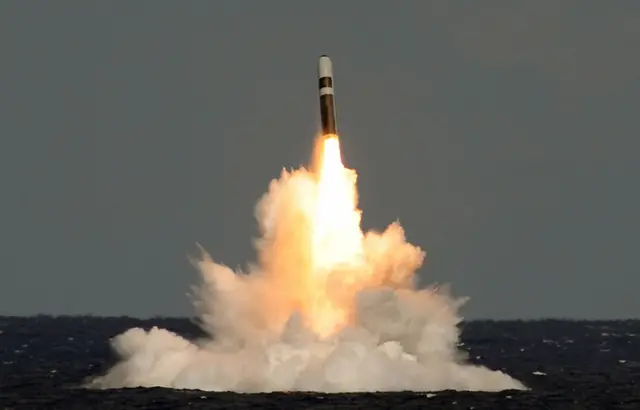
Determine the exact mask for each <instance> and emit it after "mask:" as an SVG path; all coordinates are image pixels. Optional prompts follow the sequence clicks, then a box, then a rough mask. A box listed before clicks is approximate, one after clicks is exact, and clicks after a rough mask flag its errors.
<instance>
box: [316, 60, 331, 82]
mask: <svg viewBox="0 0 640 410" xmlns="http://www.w3.org/2000/svg"><path fill="white" fill-rule="evenodd" d="M323 77H333V67H332V64H331V59H330V58H329V56H327V55H325V54H323V55H321V56H320V58H319V59H318V78H323Z"/></svg>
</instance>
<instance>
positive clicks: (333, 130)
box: [318, 55, 338, 136]
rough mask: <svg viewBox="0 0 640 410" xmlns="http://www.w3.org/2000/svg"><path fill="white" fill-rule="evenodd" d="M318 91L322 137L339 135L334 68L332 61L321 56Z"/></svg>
mask: <svg viewBox="0 0 640 410" xmlns="http://www.w3.org/2000/svg"><path fill="white" fill-rule="evenodd" d="M318 91H319V94H320V121H321V123H322V136H326V135H338V129H337V126H336V106H335V101H334V95H333V67H332V64H331V59H330V58H329V57H328V56H326V55H322V56H320V59H319V60H318Z"/></svg>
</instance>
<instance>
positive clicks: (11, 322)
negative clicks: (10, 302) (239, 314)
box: [0, 316, 640, 410]
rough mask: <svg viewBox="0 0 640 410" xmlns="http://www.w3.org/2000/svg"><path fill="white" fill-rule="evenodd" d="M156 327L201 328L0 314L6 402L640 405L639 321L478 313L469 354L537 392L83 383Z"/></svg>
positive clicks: (467, 328)
mask: <svg viewBox="0 0 640 410" xmlns="http://www.w3.org/2000/svg"><path fill="white" fill-rule="evenodd" d="M152 326H159V327H162V328H166V329H169V330H172V331H175V332H177V333H179V334H181V335H183V336H186V337H196V336H200V332H199V330H198V329H197V328H196V326H195V325H193V324H192V323H191V322H190V321H189V320H188V319H164V318H162V319H149V320H141V319H131V318H96V317H57V318H52V317H45V316H39V317H31V318H15V317H0V409H2V410H5V409H52V410H53V409H65V410H67V409H69V410H70V409H180V408H185V409H186V408H189V409H216V408H243V409H244V408H246V409H249V408H251V409H254V408H272V409H277V408H300V409H307V408H309V409H310V408H313V409H334V408H337V409H342V408H344V409H356V408H357V409H383V408H427V409H475V410H480V409H576V410H586V409H603V410H607V409H634V410H640V384H639V383H638V381H639V380H640V321H616V322H576V321H558V320H547V321H532V322H521V321H498V322H493V321H471V322H465V323H463V324H462V325H461V328H462V342H463V343H464V345H462V346H461V348H462V349H464V350H466V351H468V352H469V358H470V361H472V362H475V363H479V364H482V365H485V366H488V367H490V368H493V369H500V370H503V371H505V372H506V373H508V374H510V375H511V376H514V377H515V378H517V379H519V380H521V381H522V382H524V383H525V384H526V385H527V386H528V387H530V388H531V390H530V391H525V392H518V391H507V392H500V393H470V392H455V391H445V392H435V393H430V394H428V393H413V392H400V393H366V394H361V393H354V394H318V393H272V394H235V393H210V392H202V391H181V390H170V389H160V388H155V389H124V390H104V391H96V390H86V389H83V388H81V387H80V386H81V385H82V383H83V382H84V381H85V379H86V378H87V377H88V376H93V375H97V374H99V373H103V372H104V371H106V370H107V369H108V368H109V367H110V366H111V365H112V364H114V357H113V354H112V352H111V349H110V346H109V344H108V341H109V339H110V338H111V337H113V336H116V335H117V334H119V333H121V332H123V331H125V330H127V329H129V328H131V327H143V328H150V327H152Z"/></svg>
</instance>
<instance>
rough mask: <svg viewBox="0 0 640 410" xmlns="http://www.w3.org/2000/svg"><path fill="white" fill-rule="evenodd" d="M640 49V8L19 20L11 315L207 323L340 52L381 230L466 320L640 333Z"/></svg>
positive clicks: (2, 250)
mask: <svg viewBox="0 0 640 410" xmlns="http://www.w3.org/2000/svg"><path fill="white" fill-rule="evenodd" d="M392 4H395V5H396V6H392ZM639 42H640V2H637V1H631V0H629V1H622V0H621V1H616V2H603V1H579V2H578V1H563V2H556V1H535V2H533V1H531V2H507V1H500V2H498V1H483V2H473V3H472V2H462V1H460V2H453V1H440V2H428V1H424V0H422V1H420V0H418V1H409V0H404V1H400V2H391V1H381V0H375V1H374V0H370V1H368V2H367V4H366V5H365V4H363V3H362V2H358V1H329V0H326V1H325V2H322V3H319V2H312V1H305V2H302V1H293V0H291V1H275V0H274V1H268V2H267V1H257V0H256V1H238V0H234V1H172V2H168V1H159V0H158V1H135V2H131V1H110V2H107V1H105V2H90V1H86V0H82V1H56V2H53V1H51V2H46V1H39V2H36V1H31V2H27V1H17V0H16V1H9V0H5V1H2V2H1V3H0V55H1V59H2V60H1V64H0V136H1V140H0V141H1V142H2V144H1V147H2V148H1V149H0V178H1V179H0V181H1V183H2V187H3V189H2V202H1V205H0V206H1V210H2V212H1V213H0V218H1V219H0V221H1V222H2V223H1V225H0V226H1V229H0V314H35V313H50V314H62V313H65V314H78V313H92V314H106V315H119V314H128V315H145V316H146V315H156V314H158V315H187V314H190V313H191V306H190V304H189V302H188V300H187V298H186V296H185V294H186V292H188V290H189V286H190V285H191V284H192V283H193V282H194V281H195V279H196V273H195V272H194V270H193V269H192V267H191V266H190V265H189V264H188V262H187V259H186V256H187V254H193V253H195V252H196V248H195V245H194V244H195V243H196V242H199V243H201V244H202V245H203V246H204V247H205V248H206V249H207V250H208V251H210V252H211V254H212V256H213V257H214V258H216V259H218V260H221V261H222V262H225V263H227V264H230V265H231V266H234V267H235V266H241V265H244V264H245V263H246V262H249V261H251V260H252V258H253V249H252V248H251V240H252V237H253V236H254V235H255V232H256V230H255V226H256V224H255V220H254V219H253V207H254V205H255V202H256V200H257V199H258V198H259V197H260V196H261V195H262V194H263V193H264V191H265V190H266V188H267V185H268V183H269V181H270V180H271V179H272V178H274V177H276V176H278V175H279V173H280V171H281V169H282V167H288V168H291V167H297V166H298V165H300V164H304V163H305V162H306V160H307V159H308V157H309V154H310V148H311V142H312V138H313V136H314V135H315V133H316V130H317V129H318V113H317V111H318V108H317V105H318V102H317V98H316V91H317V90H316V81H315V75H316V66H315V65H316V59H317V57H318V55H320V54H323V53H327V54H329V55H331V57H332V58H333V61H334V71H335V75H336V98H337V106H338V116H339V118H338V124H339V128H340V131H341V136H342V138H343V151H344V156H345V160H346V162H347V164H348V165H349V166H350V167H354V168H356V170H357V172H358V174H359V179H360V183H359V191H360V196H361V203H360V206H361V208H362V209H363V211H364V226H365V228H372V227H373V228H378V229H381V228H384V227H385V226H386V225H387V224H388V223H390V222H392V221H393V220H395V219H400V221H401V223H402V224H403V226H404V227H405V229H406V230H407V234H408V237H409V239H410V240H411V241H412V242H413V243H416V244H418V245H420V246H422V247H423V248H425V249H426V251H427V252H428V256H427V262H426V264H425V267H424V268H423V270H422V271H421V275H423V276H424V277H425V278H428V280H427V281H431V280H434V281H438V282H448V283H451V284H452V289H453V292H454V293H455V294H456V295H460V296H471V301H470V303H469V304H468V305H467V307H466V308H465V309H464V314H465V315H466V316H469V317H495V318H505V317H525V318H530V317H548V316H556V317H558V316H560V317H586V318H602V317H638V316H640V298H638V297H637V289H638V287H639V285H640V275H639V274H640V271H639V268H638V262H637V255H638V250H637V247H638V243H639V241H638V234H639V228H640V222H639V221H640V219H639V218H638V214H637V212H638V209H640V193H639V191H638V179H639V177H640V154H639V150H640V142H639V139H638V130H639V129H640V127H639V125H640V124H639V111H638V107H639V106H640V105H639V104H640V103H639V101H640V74H639V73H640V54H639V53H638V44H640V43H639Z"/></svg>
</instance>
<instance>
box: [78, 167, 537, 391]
mask: <svg viewBox="0 0 640 410" xmlns="http://www.w3.org/2000/svg"><path fill="white" fill-rule="evenodd" d="M316 183H317V182H316V179H315V177H314V175H313V174H311V173H310V172H307V171H306V170H304V169H300V170H297V171H294V172H291V173H289V172H285V171H283V173H282V176H281V178H280V179H278V180H274V181H272V183H271V185H270V187H269V192H268V193H267V194H265V196H264V197H263V198H262V199H261V200H260V202H259V203H258V205H257V208H256V216H257V219H258V222H259V224H260V230H261V238H260V239H259V240H258V241H256V249H257V255H258V263H257V265H256V266H251V267H250V269H249V270H250V271H249V272H248V274H243V273H236V272H234V271H232V270H231V269H229V268H228V267H226V266H223V265H220V264H217V263H215V262H214V261H212V260H211V258H210V257H209V256H208V255H207V254H206V253H205V252H204V251H203V254H202V257H201V259H199V260H197V261H194V263H195V264H196V265H197V267H198V269H199V271H200V273H201V275H202V283H201V284H200V286H198V287H196V288H194V305H195V308H196V311H197V313H198V317H199V318H200V322H201V326H202V328H203V330H204V331H205V332H206V333H207V335H208V337H207V338H206V339H205V340H197V341H188V340H186V339H184V338H183V337H181V336H179V335H176V334H174V333H172V332H169V331H167V330H163V329H159V328H155V327H154V328H153V329H151V330H149V331H145V330H143V329H140V328H134V329H130V330H128V331H126V332H125V333H123V334H121V335H119V336H117V337H115V338H114V339H113V340H112V347H113V349H114V350H115V352H116V354H117V355H118V356H119V358H120V361H119V363H117V364H116V365H115V366H114V367H113V368H111V369H110V370H109V371H108V372H107V373H106V374H105V375H103V376H99V377H96V378H94V379H93V380H92V381H91V382H90V383H89V387H92V388H120V387H154V386H160V387H169V388H177V389H200V390H208V391H236V392H268V391H319V392H357V391H401V390H413V391H437V390H445V389H454V390H480V391H498V390H504V389H525V386H524V385H523V384H521V383H520V382H519V381H517V380H515V379H513V378H511V377H510V376H508V375H506V374H504V373H502V372H500V371H493V370H490V369H488V368H485V367H481V366H476V365H471V364H468V363H466V362H465V358H464V354H463V352H461V351H459V350H458V348H457V345H458V337H459V331H458V327H457V325H458V323H459V322H460V321H461V318H460V317H459V316H458V314H457V310H458V308H459V307H460V306H461V305H462V304H463V303H464V300H463V299H455V298H452V297H451V296H450V295H449V294H448V293H447V292H446V290H445V289H442V288H436V287H432V288H428V289H422V290H418V289H416V288H415V285H414V273H415V272H416V270H417V269H418V268H419V267H420V265H421V264H422V262H423V259H424V252H423V251H422V250H421V249H420V248H417V247H415V246H413V245H411V244H409V243H407V242H406V241H405V236H404V231H403V229H402V227H401V226H400V225H398V224H395V223H394V224H391V225H390V226H389V227H388V228H387V229H386V230H385V231H384V232H382V233H376V232H368V233H366V234H365V235H364V237H363V240H362V241H363V243H362V247H363V250H364V260H363V261H362V262H361V263H360V264H358V265H354V266H341V267H339V268H335V269H334V271H332V272H330V273H329V274H328V276H327V280H326V283H325V286H326V289H325V290H324V292H325V294H326V295H328V297H329V298H330V299H331V300H333V301H334V302H335V303H336V304H338V305H340V306H344V307H345V309H346V316H347V318H348V323H347V325H345V326H344V327H342V328H341V329H339V331H338V332H337V333H335V334H333V335H332V336H330V337H328V338H321V337H319V336H317V335H316V334H315V333H314V332H313V331H312V330H311V327H310V326H309V322H308V318H307V317H305V314H304V306H305V303H306V300H305V299H306V298H309V297H311V296H310V295H309V292H307V291H306V290H308V289H309V283H307V282H305V280H306V279H305V278H308V277H309V274H310V272H309V270H310V269H312V267H311V264H310V262H309V246H308V243H309V238H310V222H309V212H308V210H309V207H310V206H311V205H310V203H307V202H309V201H312V200H313V198H314V192H315V189H316Z"/></svg>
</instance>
